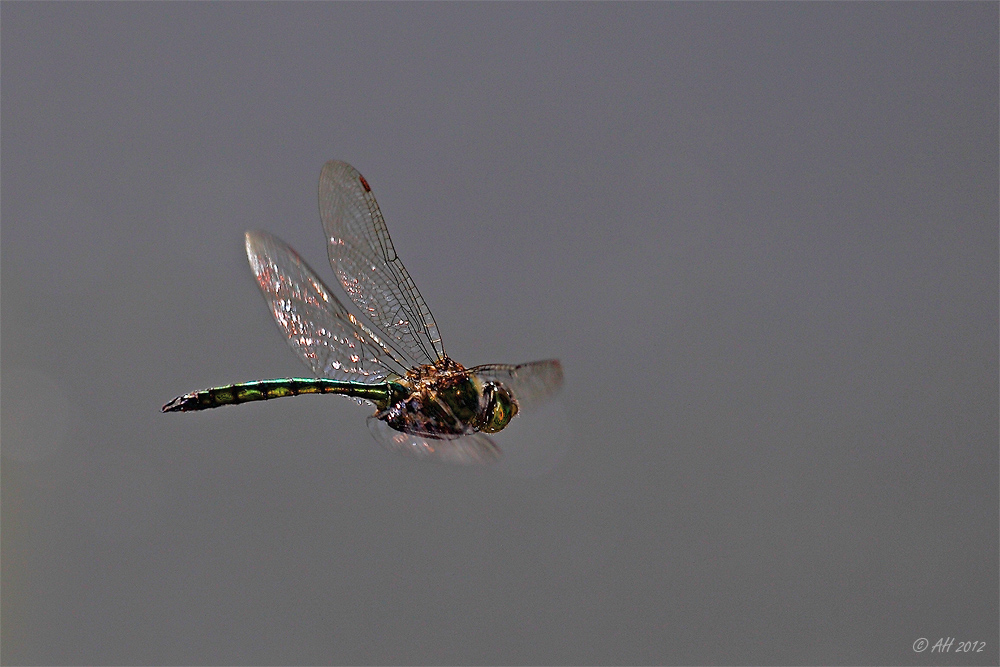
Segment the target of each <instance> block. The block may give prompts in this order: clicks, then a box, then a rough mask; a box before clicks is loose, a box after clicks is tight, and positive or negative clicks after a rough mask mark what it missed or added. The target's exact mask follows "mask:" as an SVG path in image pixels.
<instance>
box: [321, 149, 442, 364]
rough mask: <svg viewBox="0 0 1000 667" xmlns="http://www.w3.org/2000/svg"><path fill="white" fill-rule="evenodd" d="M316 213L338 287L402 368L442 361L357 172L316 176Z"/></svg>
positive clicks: (327, 170)
mask: <svg viewBox="0 0 1000 667" xmlns="http://www.w3.org/2000/svg"><path fill="white" fill-rule="evenodd" d="M319 213H320V217H321V218H322V220H323V229H324V230H325V231H326V241H327V254H328V255H329V257H330V265H331V266H332V267H333V270H334V272H335V273H336V274H337V278H338V279H339V280H340V284H341V285H343V287H344V290H345V291H346V292H347V294H348V296H350V297H351V300H352V301H354V303H355V305H357V307H358V308H359V309H360V310H361V312H362V313H364V315H365V316H367V317H368V318H369V319H371V321H372V323H373V324H374V325H375V329H376V330H377V331H378V332H379V333H381V334H382V338H383V339H384V340H386V341H391V342H392V344H393V347H394V348H396V349H397V350H399V351H400V352H402V353H403V354H404V355H405V357H406V361H407V362H408V365H410V366H416V365H421V364H429V363H433V362H434V361H437V360H438V359H440V358H442V357H443V356H444V346H443V345H442V344H441V336H440V334H439V333H438V329H437V324H435V322H434V317H433V316H432V315H431V311H430V309H429V308H428V307H427V304H426V303H425V302H424V300H423V297H421V296H420V292H418V291H417V288H416V286H415V285H414V284H413V280H412V279H411V278H410V274H409V273H407V272H406V268H405V267H404V266H403V263H402V262H401V261H400V260H399V257H398V256H397V255H396V251H395V249H393V247H392V241H391V240H390V239H389V231H388V230H387V229H386V226H385V220H383V218H382V213H381V211H379V208H378V204H377V203H376V201H375V195H373V194H372V191H371V188H370V187H369V185H368V182H367V181H366V180H365V179H364V177H363V176H362V175H361V174H360V173H358V170H357V169H355V168H354V167H352V166H351V165H349V164H347V163H346V162H336V161H331V162H327V163H326V164H325V165H323V170H322V172H320V175H319Z"/></svg>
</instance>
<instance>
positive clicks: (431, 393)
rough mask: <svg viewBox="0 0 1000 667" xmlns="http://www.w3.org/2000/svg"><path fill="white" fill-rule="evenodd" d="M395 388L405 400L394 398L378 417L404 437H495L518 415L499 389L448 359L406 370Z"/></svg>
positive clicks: (501, 388) (510, 399)
mask: <svg viewBox="0 0 1000 667" xmlns="http://www.w3.org/2000/svg"><path fill="white" fill-rule="evenodd" d="M396 385H397V386H398V387H399V390H405V391H406V392H407V393H406V395H405V396H404V395H402V392H400V394H397V396H400V398H399V400H396V401H395V402H393V404H392V405H390V406H388V408H387V409H385V410H383V411H381V412H380V413H378V414H377V417H378V418H379V419H382V420H384V421H385V422H386V423H387V424H389V426H391V427H392V428H393V429H395V430H397V431H402V432H404V433H419V434H421V435H429V436H433V437H438V438H454V437H460V436H463V435H469V434H471V433H475V432H477V431H483V432H485V433H496V432H497V431H500V430H502V429H503V428H504V427H505V426H507V424H509V423H510V420H511V419H512V418H513V417H514V415H515V414H517V404H516V403H515V402H514V399H513V398H512V397H511V395H510V392H508V391H507V390H506V389H505V388H504V387H503V386H501V385H500V384H499V383H496V382H492V381H489V382H483V381H482V380H480V379H479V377H477V376H476V375H475V374H474V373H471V372H469V371H468V370H466V369H465V367H464V366H462V365H461V364H459V363H458V362H456V361H453V360H451V359H450V358H448V357H442V358H441V359H439V360H438V361H437V362H435V363H434V364H426V365H423V366H418V367H415V368H412V369H410V370H409V371H408V372H407V373H406V377H404V378H400V379H399V380H398V381H397V382H396ZM397 391H398V390H397Z"/></svg>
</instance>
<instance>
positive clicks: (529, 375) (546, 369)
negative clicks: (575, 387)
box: [469, 359, 563, 409]
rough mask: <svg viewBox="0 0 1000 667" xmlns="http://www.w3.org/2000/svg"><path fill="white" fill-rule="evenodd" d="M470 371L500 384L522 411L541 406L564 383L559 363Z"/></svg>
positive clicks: (493, 367) (496, 367)
mask: <svg viewBox="0 0 1000 667" xmlns="http://www.w3.org/2000/svg"><path fill="white" fill-rule="evenodd" d="M469 371H470V372H472V373H475V374H476V375H478V376H479V377H480V378H482V379H483V380H492V381H494V382H499V383H500V384H501V385H503V386H504V387H505V388H506V389H507V391H509V392H510V393H511V395H512V396H513V397H514V400H516V401H517V404H518V407H519V408H522V409H523V408H531V407H533V406H538V405H541V404H542V403H544V402H545V401H546V400H548V398H549V397H551V396H552V395H553V394H555V393H556V392H557V391H559V388H560V387H562V383H563V371H562V364H560V363H559V360H558V359H547V360H545V361H532V362H531V363H527V364H516V365H515V364H486V365H484V366H476V367H475V368H470V369H469Z"/></svg>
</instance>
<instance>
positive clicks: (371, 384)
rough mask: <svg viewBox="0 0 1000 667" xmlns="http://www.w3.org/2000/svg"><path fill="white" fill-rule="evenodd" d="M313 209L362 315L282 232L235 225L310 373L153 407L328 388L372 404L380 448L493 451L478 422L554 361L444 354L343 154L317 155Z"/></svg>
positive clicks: (552, 380) (510, 413) (527, 396)
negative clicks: (475, 361)
mask: <svg viewBox="0 0 1000 667" xmlns="http://www.w3.org/2000/svg"><path fill="white" fill-rule="evenodd" d="M319 211H320V218H321V219H322V221H323V230H324V232H325V234H326V243H327V255H328V257H329V259H330V265H331V266H332V267H333V271H334V273H336V275H337V279H338V280H339V281H340V285H341V287H343V289H344V292H346V294H347V296H349V297H350V299H351V301H353V302H354V304H355V306H357V308H358V309H359V310H360V312H361V313H363V314H364V316H365V317H366V318H367V320H368V321H367V322H364V321H361V320H360V319H359V318H356V317H355V316H354V315H352V314H351V313H350V312H349V311H348V310H347V308H345V307H344V305H343V304H342V303H341V302H340V301H339V300H338V299H337V297H336V296H334V295H333V293H332V292H331V291H330V290H329V288H327V286H326V285H324V284H323V281H322V280H321V279H320V278H319V277H318V276H317V275H316V274H315V273H314V272H313V270H312V269H310V268H309V266H308V265H307V264H306V263H305V262H304V261H303V260H302V258H301V257H299V255H298V254H297V253H296V252H295V251H294V250H292V248H291V247H289V246H288V245H287V244H285V243H284V242H283V241H281V240H280V239H278V238H277V237H275V236H272V235H271V234H268V233H267V232H262V231H254V232H247V234H246V251H247V258H248V259H249V261H250V268H251V269H252V270H253V274H254V276H255V277H256V279H257V285H258V286H259V287H260V290H261V292H262V293H263V295H264V299H265V301H267V303H268V305H269V306H270V308H271V313H272V314H273V315H274V319H275V321H276V322H277V323H278V327H279V328H280V329H281V331H282V332H283V333H284V334H285V337H286V340H287V341H288V344H289V345H290V346H291V348H292V349H293V350H294V351H295V353H296V354H298V355H299V358H300V359H302V361H303V362H304V363H305V365H306V366H308V367H309V369H310V370H311V371H312V372H313V374H315V375H316V376H317V377H314V378H281V379H276V380H254V381H252V382H242V383H239V384H230V385H226V386H223V387H213V388H211V389H202V390H200V391H194V392H191V393H189V394H185V395H183V396H178V397H177V398H175V399H173V400H172V401H170V402H169V403H167V404H166V405H164V406H163V408H162V410H163V412H189V411H194V410H206V409H209V408H217V407H220V406H223V405H237V404H239V403H247V402H249V401H266V400H270V399H273V398H284V397H286V396H298V395H300V394H340V395H342V396H349V397H352V398H354V399H357V400H359V401H360V402H368V403H371V404H374V406H375V408H376V411H375V414H374V415H372V416H371V417H369V418H368V426H369V429H370V430H371V432H372V434H373V435H374V436H375V439H376V440H378V441H379V442H380V443H382V444H383V445H384V446H386V447H387V448H388V449H390V450H391V451H394V452H398V453H402V454H407V455H410V456H414V457H418V458H424V459H429V460H435V461H440V462H445V463H458V464H479V463H491V462H494V461H497V460H499V459H500V449H499V448H498V447H497V445H496V444H495V443H494V442H493V440H492V439H491V438H490V437H489V435H487V434H492V433H497V432H499V431H502V430H503V429H504V428H505V427H506V426H507V425H508V424H509V423H510V420H511V419H513V418H514V416H515V415H516V414H517V413H518V411H520V410H523V409H527V408H530V407H532V406H536V405H539V404H541V403H543V402H544V401H546V400H547V399H548V398H550V397H551V396H552V395H553V394H554V393H555V392H557V391H558V390H559V388H560V387H561V386H562V381H563V373H562V366H561V365H560V363H559V361H558V360H555V359H549V360H545V361H535V362H531V363H526V364H516V365H514V364H485V365H482V366H474V367H472V368H465V367H464V366H462V365H461V364H459V363H458V362H456V361H454V360H452V359H451V358H450V357H449V356H448V355H447V354H446V353H445V351H444V345H443V344H442V343H441V335H440V334H439V333H438V328H437V324H435V322H434V317H433V316H432V315H431V311H430V309H429V308H428V307H427V304H426V303H425V302H424V299H423V297H422V296H420V292H418V291H417V288H416V286H415V285H414V284H413V280H412V279H411V278H410V274H409V273H407V271H406V268H405V267H404V266H403V263H402V262H401V261H400V260H399V257H398V256H397V255H396V251H395V249H394V248H393V246H392V241H391V240H390V239H389V231H388V230H387V229H386V226H385V220H384V219H383V218H382V213H381V211H379V207H378V204H377V203H376V201H375V196H374V195H373V194H372V190H371V187H370V186H369V185H368V181H366V180H365V178H364V176H362V175H361V174H360V173H358V171H357V170H356V169H355V168H354V167H352V166H351V165H349V164H347V163H345V162H337V161H330V162H327V163H326V164H325V165H324V166H323V169H322V171H321V172H320V176H319Z"/></svg>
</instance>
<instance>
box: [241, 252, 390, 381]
mask: <svg viewBox="0 0 1000 667" xmlns="http://www.w3.org/2000/svg"><path fill="white" fill-rule="evenodd" d="M246 249H247V259H249V260H250V268H251V269H252V270H253V273H254V276H255V277H256V278H257V285H258V286H259V287H260V291H261V292H262V293H263V294H264V299H265V300H267V303H268V305H269V306H270V307H271V313H272V314H273V315H274V319H275V321H276V322H277V323H278V326H279V327H280V328H281V330H282V331H283V332H284V333H285V335H286V336H287V337H288V344H289V345H290V346H291V348H292V349H293V350H295V353H296V354H298V355H299V357H301V359H302V361H304V362H305V364H306V366H308V367H309V368H311V369H312V372H313V373H315V374H316V375H317V376H319V377H327V378H332V379H334V380H347V381H351V382H362V383H365V384H375V383H378V382H382V381H383V380H384V379H385V378H386V377H387V376H389V375H391V374H396V375H404V374H405V373H406V368H405V366H404V365H403V364H402V363H401V361H400V355H399V354H398V353H397V352H395V351H394V350H393V349H392V348H391V347H390V346H389V345H387V344H385V343H384V342H383V341H382V340H381V339H379V337H378V336H376V335H375V334H374V333H373V332H372V331H370V330H369V329H368V328H367V327H365V326H364V325H363V324H362V323H360V322H359V321H358V320H357V319H356V318H355V317H354V316H353V315H351V314H350V313H348V312H347V310H346V309H345V308H344V306H343V304H341V303H340V302H339V301H337V298H336V297H335V296H333V295H332V294H330V291H329V290H328V289H327V288H326V286H325V285H324V284H323V281H322V280H320V279H319V278H318V277H317V276H316V274H315V273H313V271H312V269H310V268H309V267H308V266H307V265H306V263H305V262H304V261H302V258H301V257H299V256H298V254H296V252H295V251H294V250H292V249H291V248H290V247H288V246H287V245H285V243H284V242H283V241H281V240H280V239H278V238H276V237H274V236H271V235H270V234H268V233H267V232H247V234H246Z"/></svg>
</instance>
